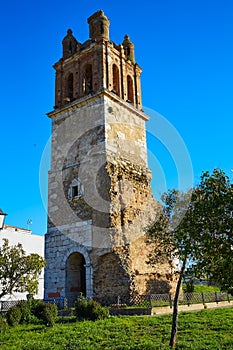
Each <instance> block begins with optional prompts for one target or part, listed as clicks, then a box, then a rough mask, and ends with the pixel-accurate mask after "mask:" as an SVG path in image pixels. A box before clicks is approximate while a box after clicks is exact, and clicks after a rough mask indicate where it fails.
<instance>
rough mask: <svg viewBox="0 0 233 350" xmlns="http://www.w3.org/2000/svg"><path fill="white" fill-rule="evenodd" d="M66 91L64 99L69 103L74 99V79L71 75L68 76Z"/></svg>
mask: <svg viewBox="0 0 233 350" xmlns="http://www.w3.org/2000/svg"><path fill="white" fill-rule="evenodd" d="M66 91H67V96H66V97H67V98H68V99H69V100H70V101H71V100H72V99H73V98H74V78H73V74H72V73H70V74H69V75H68V78H67V86H66Z"/></svg>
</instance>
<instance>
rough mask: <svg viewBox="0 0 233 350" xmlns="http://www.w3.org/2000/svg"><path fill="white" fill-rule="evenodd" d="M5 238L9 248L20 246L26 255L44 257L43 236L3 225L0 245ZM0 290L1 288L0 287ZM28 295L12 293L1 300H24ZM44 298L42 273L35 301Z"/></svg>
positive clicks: (0, 231) (0, 232) (0, 233)
mask: <svg viewBox="0 0 233 350" xmlns="http://www.w3.org/2000/svg"><path fill="white" fill-rule="evenodd" d="M4 238H6V239H8V241H9V245H10V246H14V245H17V244H18V243H20V244H22V247H23V249H24V251H25V252H26V254H27V255H29V254H32V253H37V254H39V255H40V256H42V257H44V236H39V235H35V234H32V231H30V230H26V229H23V228H19V227H15V226H9V225H4V227H3V229H2V230H0V245H2V244H3V239H4ZM0 288H1V286H0ZM27 294H28V293H14V294H12V295H6V296H5V297H3V298H2V299H1V300H2V301H3V300H26V295H27ZM43 297H44V271H43V272H42V274H41V276H40V278H39V286H38V292H37V294H36V295H35V298H37V299H43Z"/></svg>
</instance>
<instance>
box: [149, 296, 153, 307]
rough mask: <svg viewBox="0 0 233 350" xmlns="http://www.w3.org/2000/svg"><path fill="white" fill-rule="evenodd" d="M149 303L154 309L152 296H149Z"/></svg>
mask: <svg viewBox="0 0 233 350" xmlns="http://www.w3.org/2000/svg"><path fill="white" fill-rule="evenodd" d="M149 303H150V308H152V297H151V294H150V295H149Z"/></svg>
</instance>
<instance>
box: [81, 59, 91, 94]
mask: <svg viewBox="0 0 233 350" xmlns="http://www.w3.org/2000/svg"><path fill="white" fill-rule="evenodd" d="M92 90H93V88H92V65H91V64H90V63H88V64H86V66H85V68H84V73H83V93H84V95H88V94H90V93H91V92H92Z"/></svg>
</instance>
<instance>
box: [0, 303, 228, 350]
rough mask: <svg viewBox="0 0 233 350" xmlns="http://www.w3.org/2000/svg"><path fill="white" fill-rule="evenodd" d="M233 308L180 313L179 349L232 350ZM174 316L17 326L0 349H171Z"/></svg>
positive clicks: (2, 341)
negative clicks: (170, 338) (172, 319)
mask: <svg viewBox="0 0 233 350" xmlns="http://www.w3.org/2000/svg"><path fill="white" fill-rule="evenodd" d="M232 324H233V308H230V309H218V310H203V311H200V312H195V313H181V314H180V316H179V331H178V338H177V347H176V349H192V350H207V349H208V350H209V349H213V350H220V349H227V350H231V349H233V335H232ZM170 330H171V315H167V316H160V317H158V316H157V317H156V316H155V317H150V316H149V317H148V316H145V317H110V318H108V319H106V320H103V321H96V322H91V321H85V322H72V323H64V324H56V325H55V326H54V327H53V328H47V327H45V326H42V325H28V326H17V327H15V328H8V330H7V332H6V334H1V338H0V349H1V350H6V349H10V350H16V349H17V350H74V349H75V350H76V349H77V350H98V349H111V350H115V349H119V350H150V349H169V346H168V344H169V336H170Z"/></svg>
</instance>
